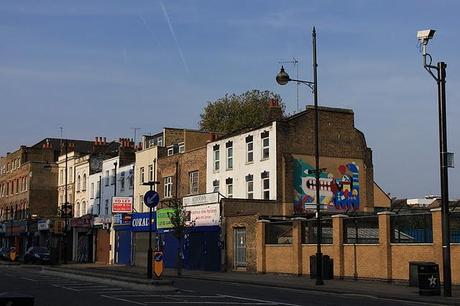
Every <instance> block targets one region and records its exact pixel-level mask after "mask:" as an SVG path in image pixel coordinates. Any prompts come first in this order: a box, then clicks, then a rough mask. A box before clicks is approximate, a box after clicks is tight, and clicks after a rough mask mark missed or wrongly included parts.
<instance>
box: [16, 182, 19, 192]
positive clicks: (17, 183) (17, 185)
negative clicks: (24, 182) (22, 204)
mask: <svg viewBox="0 0 460 306" xmlns="http://www.w3.org/2000/svg"><path fill="white" fill-rule="evenodd" d="M16 193H19V179H17V180H16Z"/></svg>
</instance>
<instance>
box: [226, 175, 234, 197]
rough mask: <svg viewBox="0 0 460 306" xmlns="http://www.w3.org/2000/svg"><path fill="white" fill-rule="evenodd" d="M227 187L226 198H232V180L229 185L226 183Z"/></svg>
mask: <svg viewBox="0 0 460 306" xmlns="http://www.w3.org/2000/svg"><path fill="white" fill-rule="evenodd" d="M226 186H227V190H226V191H227V198H233V179H232V180H231V182H230V183H228V182H226Z"/></svg>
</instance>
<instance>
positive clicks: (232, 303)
mask: <svg viewBox="0 0 460 306" xmlns="http://www.w3.org/2000/svg"><path fill="white" fill-rule="evenodd" d="M144 303H145V304H144V305H146V304H161V305H164V304H199V305H203V304H213V305H216V304H218V305H283V304H279V303H276V304H272V303H268V304H267V303H241V302H220V301H219V302H205V301H199V302H186V301H184V302H180V301H171V302H165V301H163V302H144Z"/></svg>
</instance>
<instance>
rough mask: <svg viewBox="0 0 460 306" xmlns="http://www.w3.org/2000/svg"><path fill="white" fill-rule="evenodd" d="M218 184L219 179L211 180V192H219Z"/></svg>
mask: <svg viewBox="0 0 460 306" xmlns="http://www.w3.org/2000/svg"><path fill="white" fill-rule="evenodd" d="M219 185H220V182H219V180H214V181H213V182H212V192H219V187H220V186H219Z"/></svg>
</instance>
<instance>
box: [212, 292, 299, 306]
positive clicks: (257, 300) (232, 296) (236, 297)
mask: <svg viewBox="0 0 460 306" xmlns="http://www.w3.org/2000/svg"><path fill="white" fill-rule="evenodd" d="M218 295H219V296H224V297H231V298H234V299H239V300H246V301H254V302H259V303H266V304H267V303H268V304H272V305H285V306H301V305H298V304H288V303H281V302H274V301H266V300H260V299H251V298H245V297H241V296H234V295H224V294H218Z"/></svg>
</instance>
